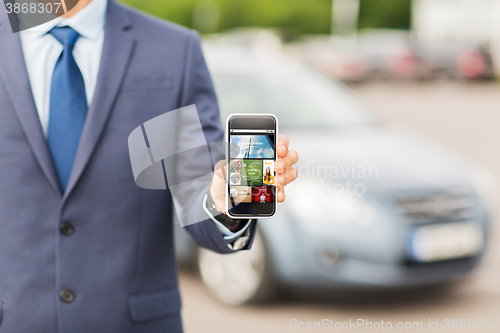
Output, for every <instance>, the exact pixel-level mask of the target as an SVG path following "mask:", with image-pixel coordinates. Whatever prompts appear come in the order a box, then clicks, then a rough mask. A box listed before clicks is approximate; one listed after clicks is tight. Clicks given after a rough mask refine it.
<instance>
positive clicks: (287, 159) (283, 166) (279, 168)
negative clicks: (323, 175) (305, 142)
mask: <svg viewBox="0 0 500 333" xmlns="http://www.w3.org/2000/svg"><path fill="white" fill-rule="evenodd" d="M298 160H299V154H298V153H297V152H296V151H295V150H293V149H290V150H289V151H288V153H287V154H286V156H284V157H283V158H280V159H279V160H277V161H276V163H275V167H274V170H275V171H276V172H277V173H278V174H280V173H283V172H285V171H286V170H287V169H288V168H289V167H291V166H292V165H294V164H295V163H297V161H298Z"/></svg>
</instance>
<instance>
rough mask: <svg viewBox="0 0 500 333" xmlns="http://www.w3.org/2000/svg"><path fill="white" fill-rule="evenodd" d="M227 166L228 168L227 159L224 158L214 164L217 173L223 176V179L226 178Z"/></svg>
mask: <svg viewBox="0 0 500 333" xmlns="http://www.w3.org/2000/svg"><path fill="white" fill-rule="evenodd" d="M226 168H227V163H226V161H224V160H222V161H219V162H217V164H216V165H215V166H214V171H215V174H216V175H217V176H219V177H221V178H222V179H226Z"/></svg>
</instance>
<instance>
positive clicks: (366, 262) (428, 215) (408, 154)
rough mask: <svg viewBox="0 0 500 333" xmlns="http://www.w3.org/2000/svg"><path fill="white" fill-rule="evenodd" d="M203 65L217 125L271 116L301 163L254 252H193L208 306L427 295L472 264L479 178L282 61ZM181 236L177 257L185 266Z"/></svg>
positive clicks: (479, 224) (339, 88)
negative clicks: (358, 293) (283, 295)
mask: <svg viewBox="0 0 500 333" xmlns="http://www.w3.org/2000/svg"><path fill="white" fill-rule="evenodd" d="M207 59H208V63H209V67H210V69H211V71H212V75H213V78H214V82H215V86H216V90H217V92H218V96H219V101H220V106H221V112H222V116H223V117H225V116H227V115H228V114H230V113H245V112H256V113H257V112H259V113H273V114H275V115H276V116H277V117H278V119H279V130H280V131H281V132H282V133H286V134H287V135H288V136H289V138H290V142H291V146H292V147H293V148H294V149H296V150H297V151H298V152H299V154H300V163H299V164H298V166H297V167H298V169H299V178H298V180H297V181H296V182H295V183H294V184H291V185H290V186H289V187H287V189H286V190H287V191H286V192H287V193H286V194H287V198H286V202H285V203H283V204H280V205H279V209H278V214H277V216H276V217H275V218H274V219H272V220H268V221H261V222H259V229H258V230H259V232H258V234H257V237H256V239H255V242H254V244H253V248H252V250H250V251H245V252H241V253H237V254H232V255H218V254H215V253H211V252H209V251H205V250H203V249H201V250H199V252H198V253H197V256H196V258H197V260H198V265H199V269H200V272H201V276H202V279H203V282H204V283H205V285H206V286H207V287H208V289H209V290H210V292H211V293H212V294H213V295H214V296H215V297H216V298H217V299H219V300H220V301H222V302H224V303H227V304H243V303H247V302H253V301H261V300H264V299H266V298H269V297H270V296H271V295H273V294H274V292H275V291H276V290H277V287H278V286H279V288H280V289H283V288H294V289H298V288H306V287H314V288H326V289H331V288H343V289H345V288H348V289H349V288H352V289H365V288H368V289H378V288H395V287H411V286H423V285H431V284H435V283H439V282H446V281H452V280H456V279H458V278H461V277H463V276H466V275H467V274H468V273H469V272H471V271H472V270H473V269H474V268H475V267H476V266H477V265H478V263H479V260H480V258H481V255H482V253H483V251H484V248H485V245H486V238H487V234H488V225H489V221H490V211H489V207H491V206H490V202H491V201H490V200H493V199H492V195H493V194H494V188H492V187H491V186H492V185H491V184H492V182H491V180H490V178H489V175H488V174H487V173H486V172H484V171H482V170H481V169H479V168H478V167H475V166H472V165H470V164H468V163H466V162H465V161H464V160H462V159H461V158H459V157H458V156H456V155H454V154H453V153H452V152H450V151H448V150H447V149H445V148H443V147H440V146H439V145H438V144H436V143H435V142H432V141H430V140H428V139H426V138H424V137H421V136H419V135H417V134H415V133H411V132H409V131H407V130H403V129H399V128H394V127H391V126H388V125H385V124H382V123H381V122H380V121H378V120H377V119H376V118H375V117H374V116H373V114H372V113H371V112H370V107H369V106H368V105H367V104H365V103H364V102H363V101H361V100H360V99H359V98H358V97H356V96H355V95H354V94H353V93H352V92H351V91H350V90H349V89H348V88H346V87H345V86H343V85H342V84H340V83H338V82H335V81H332V80H331V79H329V78H326V77H324V76H322V75H321V74H318V73H316V72H314V71H312V70H309V69H307V68H305V67H303V66H301V65H300V64H296V63H291V62H289V61H288V60H286V59H284V58H281V57H280V56H279V55H273V54H267V53H265V52H258V53H257V54H253V53H252V52H248V51H246V50H239V51H238V50H236V51H235V50H225V49H216V50H212V49H210V48H208V49H207ZM429 121H432V120H431V119H430V120H429ZM180 237H181V239H180V240H179V241H178V244H177V246H178V250H179V258H180V259H184V260H185V259H190V258H193V256H192V254H193V245H192V242H190V241H188V240H186V238H185V237H186V236H185V235H183V234H182V235H180Z"/></svg>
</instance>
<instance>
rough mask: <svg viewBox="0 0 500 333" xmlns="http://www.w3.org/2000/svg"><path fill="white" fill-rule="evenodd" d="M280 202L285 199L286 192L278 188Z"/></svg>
mask: <svg viewBox="0 0 500 333" xmlns="http://www.w3.org/2000/svg"><path fill="white" fill-rule="evenodd" d="M277 196H278V202H283V201H285V192H283V190H278V194H277Z"/></svg>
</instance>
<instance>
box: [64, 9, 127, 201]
mask: <svg viewBox="0 0 500 333" xmlns="http://www.w3.org/2000/svg"><path fill="white" fill-rule="evenodd" d="M130 26H131V22H130V18H129V17H128V15H127V13H126V11H125V10H124V9H123V8H122V7H120V6H119V5H118V4H117V3H115V1H114V0H110V1H109V2H108V9H107V14H106V27H105V33H104V44H103V50H102V56H101V64H100V67H99V74H98V77H97V85H96V90H95V93H94V98H93V100H92V103H91V105H90V107H89V110H88V114H87V120H86V122H85V126H84V128H83V132H82V137H81V139H80V145H79V147H78V152H77V154H76V157H75V162H74V164H73V169H72V171H71V176H70V178H69V183H68V187H67V189H66V193H65V195H64V198H63V200H65V199H66V198H67V197H68V196H69V195H70V194H71V191H72V190H73V189H74V187H75V185H76V184H77V182H78V180H79V179H80V177H81V175H82V173H83V172H84V170H85V167H86V166H87V164H88V161H89V160H90V158H91V156H92V154H93V152H94V150H95V148H96V145H97V143H98V141H99V138H100V136H101V134H102V132H103V130H104V127H105V125H106V122H107V120H108V118H109V114H110V112H111V110H112V109H113V106H114V104H115V101H116V98H117V96H118V92H119V89H120V86H121V83H122V80H123V77H124V75H125V73H126V71H127V69H128V65H129V63H130V60H131V58H132V54H133V51H134V47H135V38H134V37H133V35H132V34H131V33H130V32H129V31H128V29H129V28H130Z"/></svg>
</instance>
